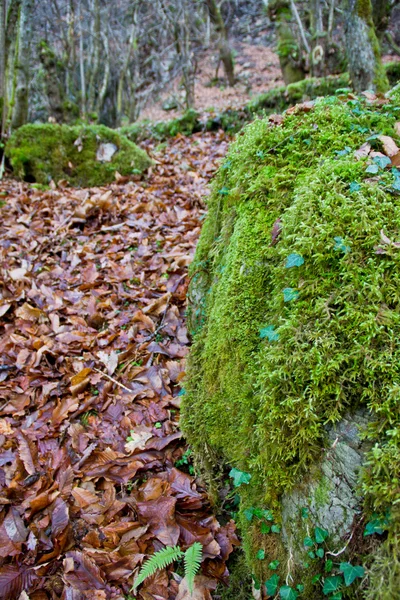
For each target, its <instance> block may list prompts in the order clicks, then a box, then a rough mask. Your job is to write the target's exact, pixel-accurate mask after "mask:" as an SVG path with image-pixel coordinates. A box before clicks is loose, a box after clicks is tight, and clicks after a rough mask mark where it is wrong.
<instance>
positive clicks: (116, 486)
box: [0, 134, 237, 600]
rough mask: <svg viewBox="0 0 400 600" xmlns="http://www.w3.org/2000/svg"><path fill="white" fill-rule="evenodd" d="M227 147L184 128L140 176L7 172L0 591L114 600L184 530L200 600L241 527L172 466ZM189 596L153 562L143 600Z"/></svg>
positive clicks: (1, 243) (2, 244)
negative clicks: (199, 251)
mask: <svg viewBox="0 0 400 600" xmlns="http://www.w3.org/2000/svg"><path fill="white" fill-rule="evenodd" d="M226 145H227V139H226V137H224V135H223V134H197V135H196V136H194V137H192V138H191V140H190V144H189V141H188V140H187V139H185V138H183V137H181V136H178V137H177V138H176V139H175V140H171V142H170V143H169V144H168V146H167V147H165V148H164V149H163V150H162V152H161V151H160V152H156V151H153V156H154V158H155V159H156V160H157V163H156V166H155V167H154V169H153V173H152V174H151V175H150V177H149V179H148V180H147V181H145V182H143V181H141V182H140V181H127V180H126V179H123V180H120V181H119V182H118V181H117V182H116V183H115V184H112V185H110V186H107V187H104V188H95V189H91V190H78V189H70V188H68V187H67V186H66V185H65V183H64V184H63V185H62V186H61V185H60V186H59V187H56V186H52V189H49V190H47V191H39V190H35V189H34V188H29V187H28V186H26V185H21V184H19V183H16V182H12V181H4V182H3V183H2V184H1V188H2V190H3V191H4V192H7V203H6V205H5V206H3V207H2V208H0V212H1V219H0V278H1V280H2V285H1V287H0V317H1V321H0V350H1V357H2V358H1V365H0V497H1V510H0V547H1V551H0V599H5V600H6V599H11V598H12V599H14V598H18V597H19V596H20V594H21V593H22V592H25V593H26V594H27V596H28V597H31V596H32V597H34V598H37V599H40V600H50V599H51V600H56V599H60V600H84V599H86V598H90V599H96V600H107V599H111V598H112V599H118V598H119V599H121V598H124V597H125V596H126V595H127V594H128V593H129V590H130V588H131V586H132V584H133V580H134V575H135V573H136V572H137V571H138V569H139V568H140V565H141V563H142V561H143V560H144V559H145V557H146V556H148V555H151V554H153V553H154V552H155V551H157V550H159V549H160V548H162V547H163V546H165V545H170V544H172V545H174V544H177V543H179V545H180V546H181V547H182V548H183V549H186V548H187V547H188V546H189V545H190V544H193V542H195V541H199V542H200V543H201V544H202V545H203V547H204V556H205V557H206V562H204V563H203V575H199V576H198V577H197V578H196V579H195V587H194V590H195V593H196V594H197V596H196V597H198V598H210V597H211V596H210V594H211V592H210V590H212V589H213V588H215V586H216V582H217V580H224V579H225V578H226V576H227V570H226V566H225V562H224V561H226V560H227V558H228V556H229V554H230V552H231V551H232V548H233V546H234V545H235V544H237V538H236V534H235V527H234V525H233V523H228V524H227V525H225V526H221V525H220V524H219V523H218V521H217V520H216V519H215V517H214V516H213V514H212V511H211V508H210V504H209V500H208V498H207V495H206V493H205V491H204V489H203V488H202V487H201V485H200V484H199V482H198V481H197V480H196V478H195V477H193V476H192V475H189V474H188V473H185V472H182V471H179V470H178V469H177V468H175V463H176V462H177V461H179V459H181V458H182V456H183V455H184V453H185V450H186V448H185V446H184V443H183V442H182V439H181V433H180V430H179V404H180V398H181V397H180V394H181V387H180V384H181V381H182V378H183V376H184V372H185V357H186V354H187V351H188V348H187V346H188V343H189V340H188V336H187V331H186V326H185V318H184V313H185V293H186V285H187V282H186V272H187V266H188V264H189V262H190V260H191V257H192V255H193V252H194V246H195V243H196V241H197V238H198V235H199V231H200V226H201V221H200V218H201V217H202V215H203V213H204V205H203V200H202V197H203V196H204V195H205V194H206V183H207V182H208V180H209V178H210V176H211V175H212V172H213V169H215V168H216V166H217V163H218V162H219V160H220V159H222V157H223V155H224V153H225V150H226ZM149 150H150V151H151V150H152V149H151V148H149ZM183 156H184V158H185V161H183V160H182V159H183ZM183 163H184V164H185V165H189V167H190V169H189V171H188V170H187V169H185V168H183V167H182V165H183ZM193 174H195V175H196V176H195V177H194V176H193ZM181 464H183V465H184V462H181ZM183 468H186V469H187V468H188V467H187V466H185V465H184V467H183ZM206 563H207V564H206ZM187 594H188V591H187V589H184V585H183V584H181V585H179V584H178V582H177V581H175V580H174V579H173V578H171V577H170V576H169V573H167V572H166V571H165V570H164V571H162V572H161V573H159V574H157V575H156V576H155V577H154V578H152V579H149V581H146V582H145V583H144V584H143V586H142V588H141V590H139V592H138V594H137V598H138V599H142V600H147V599H148V598H159V599H165V600H167V599H170V598H175V597H178V596H179V595H180V596H181V597H182V598H185V597H187Z"/></svg>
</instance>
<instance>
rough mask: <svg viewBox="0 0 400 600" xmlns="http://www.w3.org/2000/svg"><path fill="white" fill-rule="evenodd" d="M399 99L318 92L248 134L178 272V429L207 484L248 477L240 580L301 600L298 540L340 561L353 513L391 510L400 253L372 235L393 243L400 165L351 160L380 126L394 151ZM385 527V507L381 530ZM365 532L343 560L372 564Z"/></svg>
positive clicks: (397, 462) (399, 214) (308, 578)
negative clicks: (372, 100) (216, 468)
mask: <svg viewBox="0 0 400 600" xmlns="http://www.w3.org/2000/svg"><path fill="white" fill-rule="evenodd" d="M398 106H399V95H398V94H394V95H392V97H391V101H390V103H388V104H386V105H384V106H381V107H379V106H374V105H370V104H368V103H367V102H366V100H365V99H360V100H355V99H350V100H348V101H347V100H346V99H344V100H341V99H340V98H332V97H331V98H327V99H321V100H318V101H317V102H316V103H315V106H314V107H310V106H309V105H306V106H304V107H299V108H298V109H297V110H294V111H291V113H290V114H287V115H286V116H284V120H283V124H278V125H276V123H277V122H278V123H280V121H279V119H278V120H274V119H273V120H272V121H269V120H268V119H264V120H256V121H255V122H254V123H252V124H251V125H249V126H248V127H247V128H246V129H245V130H244V132H243V135H239V136H238V137H237V140H236V142H235V143H234V144H233V146H232V147H231V150H230V152H229V154H228V156H227V159H226V161H225V163H224V164H223V165H222V167H221V168H220V171H219V173H218V175H217V177H216V180H215V182H214V186H213V192H212V195H211V197H210V200H209V214H208V217H207V220H206V222H205V224H204V227H203V230H202V235H201V238H200V241H199V244H198V247H197V251H196V256H195V260H194V263H193V265H192V268H191V269H192V270H191V289H190V290H189V302H190V303H191V308H190V318H189V323H190V325H191V328H192V334H193V336H194V344H193V347H192V351H191V355H190V359H189V368H188V376H187V382H186V385H185V389H186V394H185V396H184V402H183V428H184V431H185V433H186V435H187V437H188V439H189V442H190V443H191V444H192V446H193V448H194V450H195V452H197V456H198V462H199V464H201V463H203V465H204V466H205V468H206V469H207V470H208V478H209V480H210V481H212V482H213V485H214V486H215V485H217V482H216V481H215V479H214V480H213V465H212V459H213V457H214V464H215V465H218V463H224V462H225V463H228V464H230V465H232V466H234V467H236V468H237V469H240V470H242V471H244V472H245V473H248V474H250V475H251V479H250V481H248V482H247V483H246V484H243V485H241V486H240V488H239V490H238V491H239V494H240V498H241V504H240V510H239V522H240V524H241V528H242V533H243V544H244V549H245V551H246V556H247V561H248V565H249V569H250V570H251V572H252V573H253V574H255V575H256V576H257V577H258V578H259V580H260V581H265V580H266V579H268V578H270V577H272V575H273V574H274V571H273V570H272V571H271V570H270V568H269V567H268V565H269V564H270V561H275V560H277V561H279V567H278V568H277V570H276V573H277V574H278V575H279V577H280V581H281V582H284V581H286V580H287V581H290V582H292V583H291V584H293V586H295V585H300V587H301V586H302V585H304V586H305V590H306V591H304V593H305V594H306V596H305V597H307V600H311V599H313V598H318V599H319V598H320V597H321V584H320V583H318V582H317V583H315V582H314V583H313V579H312V578H313V576H315V575H316V574H317V571H316V569H318V568H322V569H323V566H322V567H321V565H319V563H318V561H319V560H325V558H323V559H320V558H318V557H317V558H315V557H314V558H312V561H314V562H312V564H311V567H309V568H306V567H304V562H305V558H306V557H307V551H308V550H307V547H306V546H305V545H304V539H305V537H307V535H310V536H311V535H313V533H312V532H313V531H314V530H315V528H316V527H320V528H323V529H324V530H327V531H328V534H327V535H328V538H327V541H326V543H325V538H324V547H323V548H322V547H321V548H320V547H318V550H319V551H320V550H323V551H324V552H325V551H326V550H328V549H329V550H331V551H337V550H338V547H339V546H340V545H341V544H342V545H343V546H346V543H347V541H348V538H349V536H351V534H352V531H353V528H354V527H355V528H356V529H357V528H358V529H359V528H360V527H362V518H363V516H362V514H361V505H362V506H363V510H364V514H366V515H367V518H369V517H368V515H370V514H371V513H372V512H373V511H376V512H377V514H379V515H381V516H382V515H386V514H387V510H390V509H391V507H395V506H396V503H398V502H399V501H400V491H399V486H398V479H397V478H398V473H399V472H400V436H399V434H398V432H399V431H400V427H399V423H400V415H399V395H398V383H397V382H398V377H399V366H398V365H399V364H400V344H399V341H398V340H399V339H400V319H399V316H398V315H399V303H400V296H399V293H398V290H399V289H400V275H399V273H400V253H399V252H398V250H396V251H395V250H394V247H393V248H388V249H386V250H385V252H383V253H382V252H381V251H377V248H379V246H380V244H381V243H382V242H381V234H380V232H381V230H382V231H384V232H385V234H386V235H388V236H389V237H390V238H391V239H394V240H396V241H397V240H398V239H399V236H400V203H399V201H398V195H397V191H396V187H397V186H398V185H399V184H398V183H397V184H396V181H397V180H398V178H400V173H398V171H397V170H394V171H392V170H390V169H389V168H388V167H386V169H384V168H382V167H381V166H379V167H378V166H376V167H375V168H373V169H372V172H374V171H375V170H376V171H377V178H374V177H372V179H371V174H370V172H368V171H367V170H366V169H367V167H368V165H369V161H371V159H366V158H361V159H359V158H358V157H357V155H355V154H354V152H355V151H356V150H357V149H358V148H360V146H361V145H362V144H364V143H365V142H366V141H367V139H369V140H370V143H372V144H373V145H374V146H375V150H377V151H379V150H381V149H382V148H381V145H380V144H381V143H380V141H379V139H378V137H377V135H376V134H377V133H378V134H385V135H388V136H391V137H392V138H393V139H394V140H396V141H397V143H398V144H399V145H400V140H399V138H398V136H397V135H396V133H395V127H394V125H395V123H396V122H397V121H398V120H399V113H398ZM373 164H374V165H377V163H376V162H375V163H373ZM357 424H360V425H361V426H362V429H363V430H364V431H362V432H361V433H362V437H363V440H365V441H362V443H361V442H360V441H359V440H358V433H357ZM349 432H350V433H349ZM371 446H372V449H370V448H371ZM210 460H211V464H210ZM349 461H350V462H349ZM362 465H363V467H362V468H361V466H362ZM360 470H361V474H359V471H360ZM206 475H207V474H206ZM342 479H343V481H342ZM344 480H345V481H344ZM341 482H342V483H343V485H341ZM296 498H297V499H296ZM335 503H336V504H335ZM300 505H303V506H300ZM332 506H336V509H337V513H336V516H335V511H334V510H332V515H329V514H328V513H329V510H330V507H332ZM254 509H260V510H272V511H273V514H274V522H275V523H277V524H281V526H282V532H283V534H284V535H282V532H281V533H280V534H279V532H275V533H273V532H271V533H264V534H263V533H262V531H260V522H259V521H257V519H254V518H252V514H253V513H252V511H254ZM302 509H304V510H305V511H306V513H307V519H308V521H307V523H306V522H305V521H304V520H303V521H302V520H301V519H302V518H303V515H302V514H301V513H302ZM296 512H297V514H296V515H295V513H296ZM339 512H340V515H339ZM249 515H250V517H249ZM332 517H334V518H332ZM398 526H399V520H398V519H397V517H396V515H395V513H394V510H392V511H391V520H390V525H389V530H390V536H392V538H393V536H394V535H395V531H396V529H397V528H398ZM307 528H309V530H310V534H308V533H307ZM278 529H279V527H278V528H277V531H278ZM328 529H329V530H328ZM358 529H357V530H358ZM324 535H325V534H324ZM390 536H389V539H391V537H390ZM362 540H363V537H362V532H361V534H360V536H359V537H357V536H356V535H354V541H353V542H352V543H351V544H349V545H348V547H347V546H346V549H345V551H344V552H343V553H342V555H341V559H340V560H341V561H346V560H350V559H351V561H352V562H353V563H355V564H357V565H359V566H360V567H361V565H364V566H368V564H369V562H370V560H371V559H370V558H369V559H368V558H367V557H366V554H368V552H369V549H367V551H366V550H365V548H364V546H363V544H362V543H361V542H362ZM311 543H312V544H315V541H313V542H311ZM260 548H261V549H263V550H264V551H265V555H266V558H265V560H260V559H259V558H257V555H258V551H259V550H260ZM368 548H369V547H368ZM315 549H316V548H315ZM302 554H303V556H301V555H302ZM314 554H315V552H314ZM318 556H319V555H318ZM368 561H369V562H368ZM318 565H319V567H318ZM332 568H334V569H336V570H338V568H339V567H338V566H336V567H332ZM334 572H335V571H334ZM335 576H336V575H335ZM337 576H338V577H339V578H340V577H343V575H342V574H341V573H340V572H338V573H337ZM396 576H398V575H396V573H395V575H393V577H396ZM326 577H327V574H326V573H325V571H324V572H323V573H322V580H324V579H325V578H326ZM374 577H375V578H376V577H377V575H376V573H375V575H374ZM393 577H392V578H393ZM322 580H321V581H322ZM340 581H343V580H342V579H341V580H340ZM364 585H365V583H362V586H364ZM346 593H347V592H346ZM362 593H363V592H362V591H361V588H360V583H357V582H356V583H355V584H354V585H353V587H352V588H351V595H352V597H353V598H361V597H362ZM344 597H347V596H344ZM383 597H384V596H382V598H383ZM376 598H380V596H378V595H377V596H376Z"/></svg>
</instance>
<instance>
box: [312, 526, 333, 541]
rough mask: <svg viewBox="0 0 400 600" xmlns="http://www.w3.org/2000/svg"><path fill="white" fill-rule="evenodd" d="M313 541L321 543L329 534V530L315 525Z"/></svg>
mask: <svg viewBox="0 0 400 600" xmlns="http://www.w3.org/2000/svg"><path fill="white" fill-rule="evenodd" d="M314 535H315V541H316V542H317V544H322V543H323V542H324V541H325V540H326V538H327V537H328V535H329V532H328V531H327V530H326V529H321V527H316V528H315V529H314Z"/></svg>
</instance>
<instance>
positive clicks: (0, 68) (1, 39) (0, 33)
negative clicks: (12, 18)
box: [0, 0, 6, 123]
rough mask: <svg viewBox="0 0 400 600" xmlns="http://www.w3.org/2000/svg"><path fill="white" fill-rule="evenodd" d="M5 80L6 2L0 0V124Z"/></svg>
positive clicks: (0, 121)
mask: <svg viewBox="0 0 400 600" xmlns="http://www.w3.org/2000/svg"><path fill="white" fill-rule="evenodd" d="M5 80H6V0H0V123H2V121H3V108H4V104H5V91H6V86H5Z"/></svg>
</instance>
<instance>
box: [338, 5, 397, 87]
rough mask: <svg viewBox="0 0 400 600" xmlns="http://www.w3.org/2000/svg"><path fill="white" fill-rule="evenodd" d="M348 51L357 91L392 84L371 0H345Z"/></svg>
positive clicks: (353, 81) (351, 77)
mask: <svg viewBox="0 0 400 600" xmlns="http://www.w3.org/2000/svg"><path fill="white" fill-rule="evenodd" d="M344 7H345V16H346V18H345V23H346V25H345V33H346V53H347V60H348V65H349V73H350V79H351V81H352V84H353V87H354V89H355V90H356V91H357V92H362V91H364V90H367V89H369V90H377V91H386V90H387V89H388V87H389V84H388V80H387V77H386V74H385V70H384V67H383V65H382V61H381V50H380V45H379V41H378V38H377V36H376V33H375V27H374V22H373V19H372V4H371V0H345V3H344Z"/></svg>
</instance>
